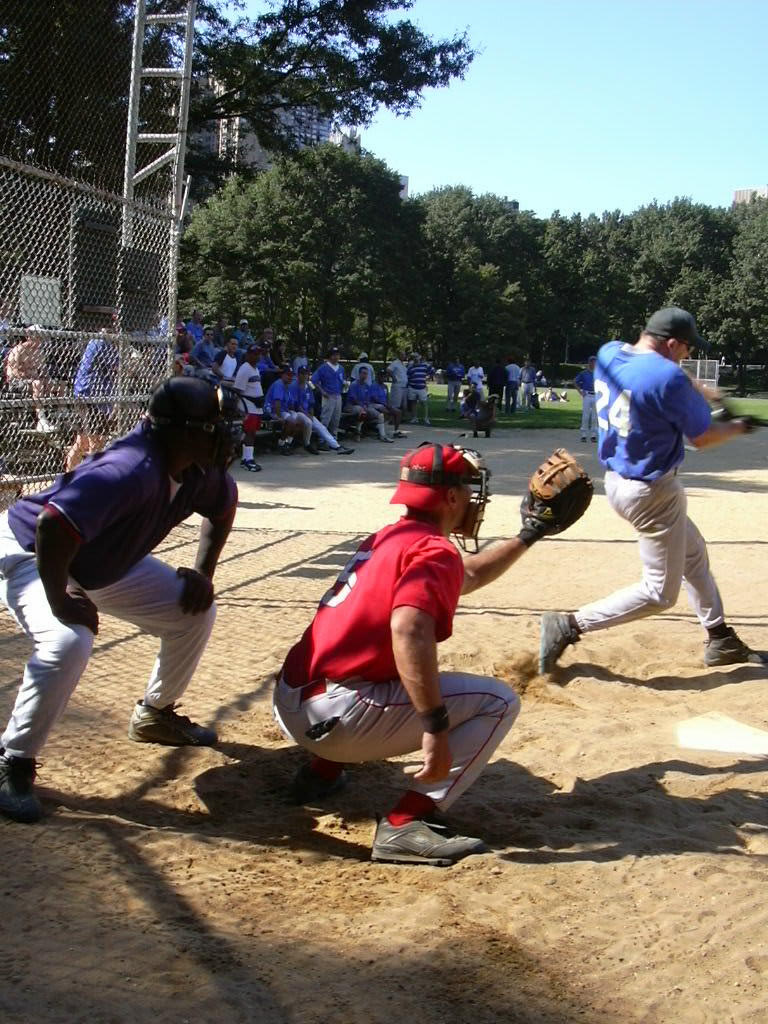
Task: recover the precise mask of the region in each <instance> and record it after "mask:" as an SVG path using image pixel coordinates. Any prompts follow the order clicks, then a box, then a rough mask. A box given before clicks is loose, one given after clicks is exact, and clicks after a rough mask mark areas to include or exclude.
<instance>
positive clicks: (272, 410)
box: [264, 363, 317, 455]
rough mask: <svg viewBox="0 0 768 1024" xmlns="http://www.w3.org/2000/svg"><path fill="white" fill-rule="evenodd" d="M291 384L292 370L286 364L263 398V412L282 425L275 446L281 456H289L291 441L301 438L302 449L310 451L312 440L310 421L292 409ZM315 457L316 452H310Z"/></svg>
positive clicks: (291, 446) (291, 447) (301, 413)
mask: <svg viewBox="0 0 768 1024" xmlns="http://www.w3.org/2000/svg"><path fill="white" fill-rule="evenodd" d="M292 383H293V368H292V367H291V366H290V365H288V364H287V363H286V365H285V366H284V367H283V368H282V370H281V371H280V376H279V377H278V378H277V380H276V381H274V382H273V383H272V384H271V385H270V386H269V390H268V391H267V394H266V396H265V398H264V411H265V412H266V413H267V415H269V416H271V417H272V419H275V420H280V421H282V424H283V430H282V434H281V436H280V438H279V440H278V442H277V446H278V448H279V449H280V451H281V452H282V454H283V455H290V454H291V451H292V450H293V439H294V438H295V437H299V436H301V438H302V443H303V445H304V448H305V449H306V450H307V451H310V450H311V449H310V441H311V439H312V421H311V420H310V419H309V418H308V417H307V416H305V415H304V413H303V412H299V411H298V410H297V409H293V408H292V405H293V403H294V399H293V396H292V395H291V384H292ZM312 454H313V455H317V450H315V451H313V452H312Z"/></svg>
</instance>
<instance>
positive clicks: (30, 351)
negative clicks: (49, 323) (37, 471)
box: [5, 324, 56, 433]
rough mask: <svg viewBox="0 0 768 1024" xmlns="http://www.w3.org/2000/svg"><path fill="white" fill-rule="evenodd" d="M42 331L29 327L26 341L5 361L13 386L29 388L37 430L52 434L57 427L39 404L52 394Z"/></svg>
mask: <svg viewBox="0 0 768 1024" xmlns="http://www.w3.org/2000/svg"><path fill="white" fill-rule="evenodd" d="M41 330H42V328H40V327H38V326H37V324H33V325H32V326H31V327H28V328H27V336H26V338H25V340H24V341H20V342H19V343H18V345H15V346H14V347H13V348H12V349H11V350H10V351H9V352H8V355H7V358H6V361H5V379H6V381H7V383H8V384H10V385H11V386H13V385H14V384H15V383H19V384H22V385H23V386H24V387H25V388H26V387H28V388H29V391H30V392H31V394H32V398H33V399H34V400H35V403H36V404H35V412H36V413H37V429H38V430H40V431H43V432H44V433H50V432H51V431H54V430H55V429H56V427H55V426H54V425H53V423H51V422H49V420H48V419H47V418H46V415H45V409H44V408H43V406H42V404H37V403H38V400H39V399H42V398H43V397H44V396H45V395H47V394H50V393H51V390H52V388H51V381H50V379H49V377H48V370H47V368H46V365H45V359H44V357H43V350H42V342H43V338H42V335H41V333H40V331H41Z"/></svg>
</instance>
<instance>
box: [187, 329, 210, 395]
mask: <svg viewBox="0 0 768 1024" xmlns="http://www.w3.org/2000/svg"><path fill="white" fill-rule="evenodd" d="M187 334H189V326H187ZM215 358H216V346H215V345H214V344H213V328H212V327H204V328H203V336H202V338H201V339H200V341H198V342H197V344H196V345H195V346H194V347H193V349H192V351H191V352H190V353H189V362H190V365H191V366H193V367H194V372H195V376H196V377H200V378H201V379H202V380H204V381H207V382H208V383H209V384H213V383H216V376H215V375H214V372H213V361H214V359H215Z"/></svg>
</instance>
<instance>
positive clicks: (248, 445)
mask: <svg viewBox="0 0 768 1024" xmlns="http://www.w3.org/2000/svg"><path fill="white" fill-rule="evenodd" d="M260 353H261V349H260V348H259V346H258V345H249V346H248V348H247V349H246V352H245V356H244V358H243V361H242V363H241V364H240V367H239V369H238V371H237V373H236V374H235V381H234V388H235V391H237V393H238V394H239V395H240V397H241V398H242V400H243V404H244V405H245V418H244V419H243V434H244V436H243V457H242V459H241V460H240V465H241V466H242V467H243V469H247V470H248V472H249V473H258V472H259V470H260V469H261V466H260V465H259V464H258V462H254V460H253V445H254V441H255V435H256V434H258V432H259V430H261V413H262V408H263V403H264V391H263V390H262V387H261V374H260V373H259V368H258V366H257V365H256V364H257V363H258V361H259V355H260Z"/></svg>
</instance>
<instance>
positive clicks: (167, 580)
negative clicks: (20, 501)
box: [0, 516, 216, 757]
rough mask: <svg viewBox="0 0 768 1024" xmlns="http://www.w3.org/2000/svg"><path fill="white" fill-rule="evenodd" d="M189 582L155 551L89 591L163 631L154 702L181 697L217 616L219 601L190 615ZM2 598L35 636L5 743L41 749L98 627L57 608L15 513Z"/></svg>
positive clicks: (110, 607)
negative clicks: (17, 533)
mask: <svg viewBox="0 0 768 1024" xmlns="http://www.w3.org/2000/svg"><path fill="white" fill-rule="evenodd" d="M73 582H74V581H73ZM182 587H183V580H182V579H181V578H180V577H178V576H177V575H176V570H175V569H172V568H171V567H170V566H169V565H166V564H165V563H164V562H161V561H160V560H159V559H157V558H154V557H153V556H152V555H148V556H147V557H146V558H143V559H142V560H141V561H140V562H138V563H137V564H136V565H135V566H134V567H133V568H132V569H131V570H130V571H129V572H127V573H126V575H125V576H123V578H122V579H121V580H118V582H117V583H113V584H112V585H111V586H109V587H102V588H100V589H98V590H89V591H87V593H88V596H89V597H90V599H91V600H92V601H93V603H94V604H95V605H96V607H97V608H98V609H99V612H102V613H106V614H107V615H114V616H116V617H117V618H118V619H125V620H126V621H127V622H132V623H133V624H134V625H135V626H138V627H139V628H140V629H142V630H143V631H145V632H147V633H151V634H152V635H153V636H159V637H160V651H159V653H158V656H157V660H156V661H155V665H154V668H153V669H152V674H151V675H150V677H149V682H148V683H147V688H146V692H145V695H144V700H145V701H146V702H147V704H150V705H152V706H153V707H158V708H162V707H166V706H167V705H168V704H173V703H175V702H176V701H177V700H179V698H180V697H181V695H182V694H183V693H184V691H185V690H186V688H187V686H188V684H189V681H190V679H191V678H192V675H193V673H194V671H195V669H196V668H197V664H198V662H199V661H200V658H201V656H202V653H203V651H204V650H205V645H206V643H207V642H208V637H209V636H210V635H211V630H212V629H213V623H214V620H215V618H216V606H215V605H212V606H211V608H209V609H208V611H207V612H201V613H200V614H197V615H189V614H186V615H185V614H184V612H182V610H181V606H180V604H179V599H180V598H181V591H182ZM0 600H2V602H3V603H4V604H5V606H6V607H7V608H8V610H9V611H10V612H11V614H12V615H13V617H14V618H15V619H16V622H17V623H18V624H19V625H20V626H21V628H22V629H23V630H24V632H25V633H26V634H27V636H28V637H29V638H30V639H31V640H32V642H33V644H34V651H33V654H32V657H31V658H30V659H29V661H28V662H27V664H26V667H25V669H24V676H23V679H22V683H21V688H20V690H19V692H18V694H17V696H16V703H15V704H14V708H13V712H12V714H11V719H10V721H9V723H8V727H7V728H6V730H5V732H4V733H3V735H2V737H0V745H2V746H3V747H5V750H6V752H7V753H8V754H11V755H13V756H14V757H36V756H37V755H38V754H39V753H40V751H41V750H42V748H43V746H44V744H45V741H46V740H47V738H48V734H49V733H50V731H51V729H52V728H53V726H54V725H55V723H56V721H57V719H58V718H59V717H60V715H61V714H62V712H63V711H64V709H65V707H66V706H67V702H68V701H69V698H70V697H71V695H72V693H73V691H74V689H75V687H76V686H77V684H78V682H79V681H80V676H81V675H82V674H83V672H84V671H85V667H86V665H87V664H88V659H89V658H90V656H91V649H92V647H93V633H91V631H90V629H88V627H87V626H77V625H74V626H71V625H66V624H65V623H63V622H60V621H59V620H58V619H57V618H56V617H55V616H54V614H53V612H52V611H51V609H50V606H49V604H48V599H47V598H46V596H45V591H44V589H43V583H42V580H41V579H40V576H39V574H38V571H37V563H36V560H35V556H34V554H30V553H29V552H26V551H23V550H22V548H20V547H19V544H18V541H17V540H16V538H15V537H14V535H13V532H12V531H11V529H10V527H9V526H8V517H7V516H2V517H0Z"/></svg>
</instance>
